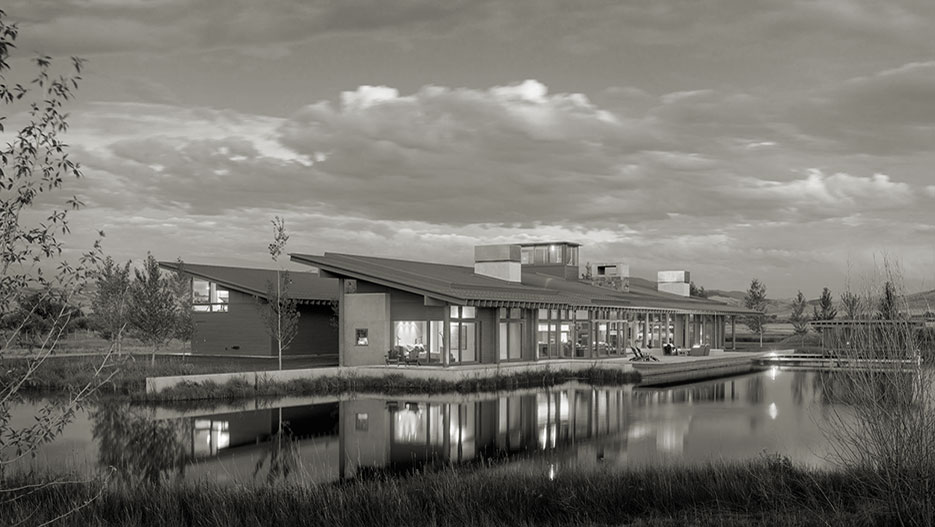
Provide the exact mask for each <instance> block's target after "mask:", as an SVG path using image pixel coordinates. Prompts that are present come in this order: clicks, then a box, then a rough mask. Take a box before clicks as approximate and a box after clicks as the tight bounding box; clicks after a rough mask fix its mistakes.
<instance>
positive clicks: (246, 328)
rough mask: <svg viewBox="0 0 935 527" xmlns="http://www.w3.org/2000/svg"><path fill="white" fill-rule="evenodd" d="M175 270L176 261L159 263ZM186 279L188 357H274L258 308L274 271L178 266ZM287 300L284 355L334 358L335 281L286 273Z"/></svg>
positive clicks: (335, 327)
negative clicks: (291, 332)
mask: <svg viewBox="0 0 935 527" xmlns="http://www.w3.org/2000/svg"><path fill="white" fill-rule="evenodd" d="M159 265H160V266H161V267H163V268H165V269H169V270H171V271H178V270H179V268H180V264H178V263H176V262H160V263H159ZM181 271H182V273H184V274H185V275H187V276H189V277H190V278H191V288H192V309H193V311H194V312H193V313H192V319H193V322H194V330H193V334H192V353H195V354H204V355H237V356H260V357H275V356H276V355H277V351H278V348H277V346H276V344H275V341H274V340H273V338H272V337H271V336H270V333H269V331H268V330H267V325H266V322H265V321H264V319H263V316H262V314H261V310H263V309H265V307H264V304H265V303H266V302H268V300H269V298H268V297H269V293H268V291H269V287H270V285H272V286H275V284H276V282H277V278H276V271H275V270H270V269H251V268H244V267H226V266H219V265H200V264H190V263H184V264H181ZM289 279H290V284H289V288H288V295H289V297H291V298H293V299H295V300H296V304H297V311H298V313H299V321H298V330H297V332H296V336H295V339H294V340H293V341H292V343H291V344H290V345H289V346H288V347H287V348H286V349H285V350H284V351H283V354H284V355H287V356H325V355H332V356H333V355H336V354H337V349H338V329H337V327H338V324H337V313H336V302H337V300H338V296H339V292H338V281H337V280H334V279H330V278H322V277H320V276H318V275H317V274H315V273H311V272H295V271H292V272H290V273H289Z"/></svg>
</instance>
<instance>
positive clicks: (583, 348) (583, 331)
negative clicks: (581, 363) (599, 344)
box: [575, 320, 591, 357]
mask: <svg viewBox="0 0 935 527" xmlns="http://www.w3.org/2000/svg"><path fill="white" fill-rule="evenodd" d="M590 341H591V323H590V322H587V321H583V320H577V321H575V357H587V356H588V355H589V352H588V351H589V350H588V343H589V342H590Z"/></svg>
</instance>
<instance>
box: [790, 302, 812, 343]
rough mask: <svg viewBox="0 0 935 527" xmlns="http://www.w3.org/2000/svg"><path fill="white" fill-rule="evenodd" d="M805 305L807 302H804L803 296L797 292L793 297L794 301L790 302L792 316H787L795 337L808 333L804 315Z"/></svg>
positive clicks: (806, 320) (806, 319)
mask: <svg viewBox="0 0 935 527" xmlns="http://www.w3.org/2000/svg"><path fill="white" fill-rule="evenodd" d="M807 305H808V301H807V300H805V295H803V294H802V291H799V292H798V294H797V295H795V300H793V301H792V315H790V316H789V321H790V322H792V327H793V329H794V331H795V334H796V335H804V334H806V333H808V318H807V317H806V315H805V307H806V306H807Z"/></svg>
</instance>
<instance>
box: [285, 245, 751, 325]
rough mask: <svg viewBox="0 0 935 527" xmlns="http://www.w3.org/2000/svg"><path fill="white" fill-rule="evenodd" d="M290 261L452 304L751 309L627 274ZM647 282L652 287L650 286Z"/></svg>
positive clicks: (366, 260)
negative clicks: (594, 277) (568, 275)
mask: <svg viewBox="0 0 935 527" xmlns="http://www.w3.org/2000/svg"><path fill="white" fill-rule="evenodd" d="M290 256H291V257H292V260H293V261H295V262H299V263H304V264H307V265H312V266H315V267H318V268H319V269H322V270H324V271H327V272H330V273H333V274H335V275H338V276H344V277H348V278H356V279H359V280H365V281H370V282H374V283H377V284H382V285H385V286H388V287H393V288H396V289H401V290H403V291H408V292H411V293H415V294H420V295H425V296H427V297H430V298H435V299H437V300H442V301H445V302H449V303H452V304H462V305H477V306H489V307H527V308H528V307H545V308H550V307H555V308H559V307H572V308H581V309H587V308H592V309H601V308H605V309H611V308H616V309H629V310H645V311H659V312H670V313H676V312H679V313H699V314H734V315H749V314H755V313H756V312H755V311H751V310H749V309H745V308H740V307H734V306H730V305H728V304H723V303H720V302H714V301H710V300H706V299H696V298H687V297H682V296H678V295H673V294H669V293H663V292H659V291H656V286H655V283H654V282H648V281H646V280H642V279H639V278H631V279H630V292H628V293H624V292H619V291H615V290H612V289H608V288H603V287H598V286H594V285H591V284H590V283H587V282H583V281H579V280H565V279H562V278H560V277H557V276H552V275H548V274H543V273H537V272H535V271H534V270H525V271H524V272H523V274H522V283H516V282H507V281H505V280H499V279H496V278H492V277H488V276H483V275H478V274H475V273H474V268H473V267H466V266H460V265H448V264H437V263H427V262H418V261H411V260H398V259H391V258H376V257H372V256H360V255H353V254H337V253H325V254H324V255H321V256H318V255H309V254H294V253H293V254H290ZM650 284H651V287H650Z"/></svg>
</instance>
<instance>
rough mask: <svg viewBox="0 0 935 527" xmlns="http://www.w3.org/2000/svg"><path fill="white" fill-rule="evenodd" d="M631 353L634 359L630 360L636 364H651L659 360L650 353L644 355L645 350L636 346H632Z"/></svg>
mask: <svg viewBox="0 0 935 527" xmlns="http://www.w3.org/2000/svg"><path fill="white" fill-rule="evenodd" d="M630 351H632V352H633V358H631V359H630V360H631V361H634V362H650V361H658V360H659V358H658V357H656V356H654V355H651V354H649V353H643V350H641V349H639V348H637V347H635V346H630Z"/></svg>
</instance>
